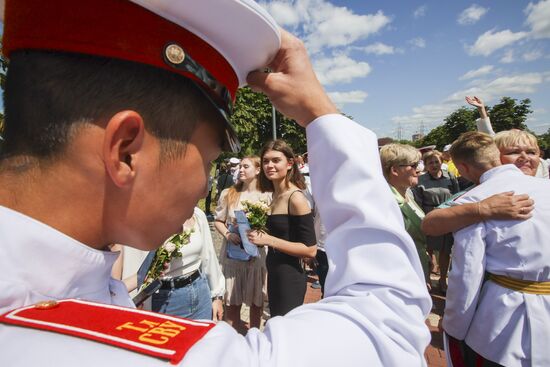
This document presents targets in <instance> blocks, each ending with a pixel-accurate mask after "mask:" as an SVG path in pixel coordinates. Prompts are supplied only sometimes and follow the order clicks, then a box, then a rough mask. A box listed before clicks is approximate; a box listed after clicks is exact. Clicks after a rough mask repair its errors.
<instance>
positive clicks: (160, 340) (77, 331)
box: [0, 299, 215, 364]
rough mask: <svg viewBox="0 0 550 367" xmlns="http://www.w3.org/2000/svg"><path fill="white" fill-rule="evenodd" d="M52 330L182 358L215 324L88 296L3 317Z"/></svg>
mask: <svg viewBox="0 0 550 367" xmlns="http://www.w3.org/2000/svg"><path fill="white" fill-rule="evenodd" d="M2 323H3V324H8V325H17V326H21V327H26V328H33V329H40V330H47V331H51V332H54V333H59V334H65V335H70V336H73V337H77V338H83V339H89V340H94V341H96V342H99V343H103V344H109V345H112V346H115V347H118V348H123V349H127V350H131V351H134V352H137V353H142V354H147V355H150V356H153V357H157V358H162V359H165V360H168V361H170V362H171V363H172V364H177V363H178V362H180V361H181V360H182V359H183V357H184V356H185V354H186V353H187V351H188V350H189V349H190V348H191V347H192V346H193V345H194V344H195V343H197V342H198V341H199V340H200V339H201V338H202V337H203V336H204V335H205V334H206V333H207V332H208V331H209V330H210V329H212V328H213V327H214V326H215V324H214V323H212V322H202V321H201V322H199V321H194V320H186V319H183V318H176V317H172V316H169V315H163V314H158V313H153V312H148V311H142V310H138V309H133V308H126V307H119V306H115V305H104V304H99V303H94V302H88V301H83V300H76V299H72V300H61V301H45V302H40V303H38V304H36V305H33V306H26V307H23V308H20V309H17V310H14V311H11V312H8V313H7V314H5V315H2V316H0V324H2Z"/></svg>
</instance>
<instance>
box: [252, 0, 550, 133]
mask: <svg viewBox="0 0 550 367" xmlns="http://www.w3.org/2000/svg"><path fill="white" fill-rule="evenodd" d="M260 3H261V4H262V5H263V6H264V7H265V8H266V9H267V10H268V11H269V12H270V13H271V15H272V16H273V17H274V18H275V19H276V20H277V21H278V23H279V24H280V25H281V26H282V27H283V28H286V29H287V30H289V31H291V32H292V33H294V34H295V35H297V36H298V37H300V38H301V39H303V40H304V42H305V44H306V47H307V48H308V51H309V53H310V57H311V59H312V62H313V65H314V68H315V70H316V72H317V76H318V78H319V79H320V81H321V82H322V83H323V85H324V87H325V88H326V90H327V91H328V92H329V94H330V95H331V96H332V98H333V100H334V101H335V102H336V103H337V105H338V107H339V108H340V109H341V110H342V111H343V112H345V113H346V114H348V115H351V116H352V117H353V118H354V120H356V121H357V122H360V123H361V124H363V125H364V126H366V127H368V128H370V129H371V130H373V131H374V132H375V133H376V134H377V135H378V136H379V137H384V136H388V137H392V138H398V137H399V131H400V132H401V137H402V138H403V139H411V136H412V134H414V133H417V132H422V131H423V132H424V133H428V132H429V131H430V130H431V129H432V128H434V127H436V126H438V125H441V124H442V123H444V121H443V120H444V118H445V117H446V116H447V115H449V114H450V113H451V112H453V111H454V110H456V109H458V108H460V107H462V106H468V105H467V104H466V102H465V101H464V97H465V96H466V95H477V96H479V97H481V98H482V99H483V100H484V101H485V102H486V104H487V105H493V104H495V103H498V101H499V100H500V99H501V98H502V97H503V96H508V97H512V98H515V99H518V100H521V99H525V98H529V99H530V100H531V109H532V110H533V111H534V112H533V114H531V115H530V117H529V119H528V120H527V126H528V127H529V128H530V129H531V130H533V131H534V132H535V133H537V134H540V133H544V132H546V131H547V130H548V129H549V128H550V0H544V1H534V2H529V1H519V0H493V1H488V0H487V1H481V0H480V1H475V2H472V1H462V0H453V1H441V0H437V1H436V0H434V1H413V0H408V1H398V0H384V1H382V0H376V1H374V0H373V1H366V0H356V1H354V0H346V1H336V0H334V1H326V0H275V1H263V2H260Z"/></svg>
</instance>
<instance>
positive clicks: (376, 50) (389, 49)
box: [361, 42, 397, 55]
mask: <svg viewBox="0 0 550 367" xmlns="http://www.w3.org/2000/svg"><path fill="white" fill-rule="evenodd" d="M361 49H362V50H363V51H365V52H366V53H368V54H375V55H392V54H394V53H396V52H397V50H396V49H395V47H393V46H389V45H386V44H384V43H381V42H377V43H373V44H372V45H368V46H366V47H363V48H361Z"/></svg>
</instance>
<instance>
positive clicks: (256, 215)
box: [242, 201, 270, 232]
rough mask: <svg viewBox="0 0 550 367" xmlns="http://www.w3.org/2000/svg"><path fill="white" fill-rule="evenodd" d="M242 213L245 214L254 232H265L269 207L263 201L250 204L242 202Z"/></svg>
mask: <svg viewBox="0 0 550 367" xmlns="http://www.w3.org/2000/svg"><path fill="white" fill-rule="evenodd" d="M242 205H243V211H244V212H245V213H246V218H247V219H248V223H250V228H251V229H253V230H256V231H262V232H265V231H266V230H267V228H266V224H267V217H268V215H269V210H270V208H269V205H267V203H265V202H263V201H259V202H257V203H251V202H250V201H243V202H242Z"/></svg>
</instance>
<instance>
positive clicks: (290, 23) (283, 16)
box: [266, 1, 300, 27]
mask: <svg viewBox="0 0 550 367" xmlns="http://www.w3.org/2000/svg"><path fill="white" fill-rule="evenodd" d="M266 7H267V9H268V10H269V13H270V14H271V16H273V18H275V20H277V23H279V25H281V26H283V27H294V26H296V25H298V23H299V22H300V14H299V13H298V11H297V9H296V8H294V7H293V6H292V4H290V3H286V2H282V1H274V2H272V3H270V4H268V5H266Z"/></svg>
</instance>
